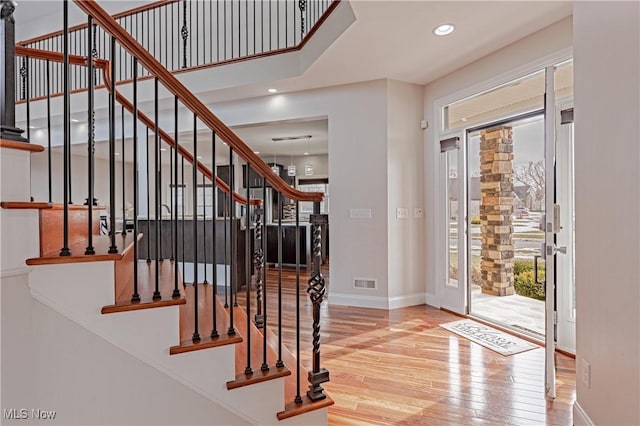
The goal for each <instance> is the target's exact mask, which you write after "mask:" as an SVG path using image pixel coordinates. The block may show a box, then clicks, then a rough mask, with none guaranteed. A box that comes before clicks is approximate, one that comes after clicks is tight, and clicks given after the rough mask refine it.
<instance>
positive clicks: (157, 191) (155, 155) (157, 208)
mask: <svg viewBox="0 0 640 426" xmlns="http://www.w3.org/2000/svg"><path fill="white" fill-rule="evenodd" d="M153 83H154V84H153V92H154V97H153V99H154V105H153V109H154V123H153V133H154V134H153V142H154V144H153V147H154V149H153V163H154V179H153V180H154V181H155V182H154V183H155V200H154V206H155V214H154V216H155V218H154V219H155V220H154V225H155V241H154V243H155V244H154V259H155V290H154V291H153V300H160V299H162V295H161V294H160V262H159V260H160V240H161V236H160V202H159V201H158V200H159V199H160V197H159V194H160V182H159V177H160V172H159V169H160V164H159V161H160V155H159V154H160V140H159V138H158V120H159V119H160V116H159V112H158V77H156V78H154V79H153Z"/></svg>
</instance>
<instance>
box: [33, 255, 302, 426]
mask: <svg viewBox="0 0 640 426" xmlns="http://www.w3.org/2000/svg"><path fill="white" fill-rule="evenodd" d="M30 275H31V276H30V288H31V293H32V296H33V297H34V298H35V299H36V300H38V301H39V302H41V303H43V304H44V305H46V306H48V307H49V308H51V309H53V310H55V311H57V312H59V313H60V314H62V315H64V316H65V317H67V318H69V319H71V320H72V321H74V322H76V323H78V324H80V325H81V326H83V327H85V328H87V329H88V330H90V331H92V332H93V333H95V334H97V335H99V336H101V337H102V338H104V339H106V340H107V341H109V342H111V343H112V344H114V345H116V346H118V347H120V348H121V349H123V350H125V351H126V352H128V353H130V354H131V355H133V356H135V357H136V358H138V359H140V360H142V361H144V362H146V363H147V364H149V365H151V366H153V367H154V368H156V369H158V370H159V371H162V372H163V373H165V374H167V375H168V376H170V377H172V378H174V379H175V380H177V381H179V382H180V383H182V384H184V385H185V386H187V387H189V388H190V389H192V390H194V391H196V392H197V393H199V394H201V395H203V396H204V397H206V398H208V399H209V400H211V401H213V402H215V403H217V404H219V405H221V406H223V407H224V408H226V409H228V410H230V411H232V412H234V413H236V414H238V415H240V416H241V417H243V418H244V419H245V420H247V421H248V422H250V423H252V424H274V425H275V424H279V423H278V420H277V418H276V413H277V412H278V411H282V409H283V408H284V401H283V398H282V395H283V394H284V380H283V379H277V380H273V381H269V382H264V383H260V384H257V385H254V386H248V387H244V388H240V389H236V390H233V391H229V390H227V388H226V382H227V381H229V380H233V378H234V377H235V368H234V364H235V362H234V359H235V348H234V347H233V346H222V347H218V348H213V349H208V350H202V351H195V352H190V353H186V354H181V355H175V356H170V355H169V351H168V349H169V347H171V346H173V345H175V344H176V343H177V342H178V339H179V324H178V321H179V315H178V313H179V310H178V307H177V306H175V307H174V306H172V307H165V308H160V309H150V310H141V311H131V312H122V313H117V314H111V315H102V314H100V307H102V306H104V305H109V304H112V303H114V290H113V288H114V286H113V280H114V265H113V262H95V263H80V264H61V265H42V266H36V267H34V268H33V271H32V273H31V274H30ZM88 277H91V278H88ZM203 371H210V372H211V374H203ZM248 401H251V403H248ZM307 424H308V423H307Z"/></svg>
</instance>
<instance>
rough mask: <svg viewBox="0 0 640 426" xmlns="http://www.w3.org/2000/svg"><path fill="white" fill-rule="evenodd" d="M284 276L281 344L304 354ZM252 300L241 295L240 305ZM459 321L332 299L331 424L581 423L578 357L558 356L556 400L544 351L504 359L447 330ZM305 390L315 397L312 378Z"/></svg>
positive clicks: (328, 349) (306, 341) (327, 317)
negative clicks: (576, 408) (547, 394)
mask: <svg viewBox="0 0 640 426" xmlns="http://www.w3.org/2000/svg"><path fill="white" fill-rule="evenodd" d="M325 276H328V274H325ZM276 277H277V273H276V271H275V270H270V271H269V273H268V277H267V302H268V306H269V307H268V314H269V316H268V326H269V327H274V331H277V330H276V329H275V327H277V315H276V306H277V284H276ZM283 278H284V279H283V291H282V292H283V306H284V311H283V314H282V316H283V325H282V327H283V329H282V337H283V343H284V344H285V346H286V347H288V348H289V350H291V351H292V352H293V353H294V354H295V350H296V347H295V309H294V306H295V300H296V298H295V271H291V270H285V271H284V276H283ZM306 280H307V276H306V275H305V274H304V273H303V274H302V278H301V282H300V296H301V298H300V305H301V316H302V321H301V324H302V326H301V327H302V331H301V345H300V346H301V348H300V349H301V357H300V358H301V361H302V364H303V366H305V367H307V368H308V369H310V365H311V357H310V355H311V303H310V302H309V299H308V296H307V294H306V291H305V290H306ZM243 298H244V292H240V294H239V302H240V303H241V305H242V304H244V300H243ZM252 304H254V305H255V301H253V302H252ZM252 309H255V306H254V307H252ZM253 312H255V310H254V311H253ZM456 319H459V317H457V316H455V315H452V314H449V313H447V312H444V311H441V310H439V309H435V308H431V307H428V306H426V305H422V306H413V307H409V308H402V309H395V310H391V311H387V310H379V309H364V308H353V307H347V306H328V305H327V303H326V302H324V303H323V306H322V315H321V333H322V340H321V342H322V346H321V353H322V365H323V367H325V368H327V369H329V371H330V374H331V382H329V383H327V384H326V385H325V386H324V387H325V389H326V390H327V392H328V393H329V395H330V396H331V398H333V399H334V400H335V405H333V406H331V407H329V424H331V425H427V424H428V425H437V424H455V425H466V424H482V425H487V424H491V425H542V424H549V425H551V424H553V425H571V424H572V414H571V413H572V404H573V402H574V400H575V360H573V359H571V358H569V357H566V356H564V355H561V354H558V355H557V356H556V363H557V380H558V387H557V397H556V399H555V401H553V402H548V401H546V400H545V398H544V350H543V348H539V349H533V350H531V351H528V352H524V353H520V354H516V355H512V356H509V357H504V356H502V355H499V354H497V353H495V352H493V351H491V350H489V349H486V348H484V347H482V346H480V345H477V344H475V343H472V342H470V341H469V340H467V339H464V338H461V337H459V336H457V335H455V334H452V333H450V332H448V331H446V330H445V329H443V328H441V327H438V324H441V323H444V322H449V321H453V320H456ZM302 387H303V390H306V387H307V384H306V380H305V379H304V378H303V382H302Z"/></svg>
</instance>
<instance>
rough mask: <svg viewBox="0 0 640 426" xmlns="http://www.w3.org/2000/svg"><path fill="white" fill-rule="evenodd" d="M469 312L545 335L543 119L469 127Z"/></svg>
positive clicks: (538, 115)
mask: <svg viewBox="0 0 640 426" xmlns="http://www.w3.org/2000/svg"><path fill="white" fill-rule="evenodd" d="M467 140H468V149H467V163H468V167H469V178H468V181H467V186H468V191H469V201H468V207H467V212H468V213H467V214H468V217H469V223H468V226H469V230H470V232H469V254H468V264H469V269H468V275H469V277H470V293H471V297H470V314H472V315H474V316H477V317H481V318H483V319H487V320H489V321H491V322H495V323H497V324H500V325H502V326H505V327H508V328H511V329H514V330H515V331H517V332H520V333H523V334H527V335H530V336H531V337H534V338H537V339H540V340H544V335H545V323H544V318H545V308H544V300H545V289H544V279H545V278H544V275H545V262H544V259H540V248H541V245H542V243H544V232H543V231H542V230H541V229H540V228H541V223H544V215H545V160H544V116H543V114H542V113H541V112H538V113H530V114H527V115H525V116H521V117H519V118H515V119H512V120H506V121H503V122H501V123H499V124H498V125H489V126H486V127H482V128H476V129H474V130H471V131H469V134H468V136H467Z"/></svg>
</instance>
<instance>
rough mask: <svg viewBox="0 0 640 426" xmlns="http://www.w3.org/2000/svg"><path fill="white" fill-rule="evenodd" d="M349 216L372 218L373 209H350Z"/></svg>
mask: <svg viewBox="0 0 640 426" xmlns="http://www.w3.org/2000/svg"><path fill="white" fill-rule="evenodd" d="M349 217H350V218H351V219H371V209H350V210H349Z"/></svg>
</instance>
